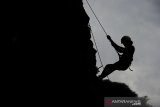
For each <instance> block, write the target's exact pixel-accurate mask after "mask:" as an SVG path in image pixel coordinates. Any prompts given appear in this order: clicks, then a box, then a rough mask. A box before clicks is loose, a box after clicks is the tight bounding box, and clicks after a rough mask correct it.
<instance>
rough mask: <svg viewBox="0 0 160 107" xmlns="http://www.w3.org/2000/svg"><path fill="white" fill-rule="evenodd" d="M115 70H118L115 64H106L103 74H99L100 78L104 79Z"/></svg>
mask: <svg viewBox="0 0 160 107" xmlns="http://www.w3.org/2000/svg"><path fill="white" fill-rule="evenodd" d="M115 70H116V67H115V64H108V65H106V66H105V68H104V70H103V71H102V74H101V75H100V76H99V78H100V79H103V78H105V77H106V76H108V75H109V74H111V73H112V72H113V71H115Z"/></svg>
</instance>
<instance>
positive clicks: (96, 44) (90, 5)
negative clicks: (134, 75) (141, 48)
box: [86, 0, 133, 79]
mask: <svg viewBox="0 0 160 107" xmlns="http://www.w3.org/2000/svg"><path fill="white" fill-rule="evenodd" d="M86 2H87V4H88V6H89V8H90V9H91V11H92V13H93V15H94V16H95V18H96V19H97V21H98V23H99V25H100V26H101V28H102V30H103V31H104V33H105V34H106V36H107V32H106V30H105V29H104V27H103V25H102V24H101V22H100V20H99V19H98V17H97V15H96V14H95V12H94V11H93V9H92V7H91V5H90V3H89V2H88V0H86ZM89 27H90V30H91V26H90V24H89ZM91 35H92V37H93V41H94V44H95V47H96V50H97V53H98V57H99V59H100V63H101V67H103V69H104V66H103V63H102V60H101V56H100V54H99V51H98V47H97V44H96V40H95V38H94V35H93V32H92V30H91ZM116 52H117V54H118V56H119V59H120V57H121V55H120V54H119V52H118V51H117V50H116ZM101 67H99V68H98V69H100V68H101ZM129 70H130V71H133V70H132V69H131V68H130V67H129ZM107 77H108V76H107ZM108 79H109V78H108Z"/></svg>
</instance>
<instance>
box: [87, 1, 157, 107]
mask: <svg viewBox="0 0 160 107" xmlns="http://www.w3.org/2000/svg"><path fill="white" fill-rule="evenodd" d="M88 1H89V2H90V5H91V6H92V8H93V10H94V11H95V13H96V15H97V16H98V18H99V20H100V21H101V23H102V25H103V26H104V28H105V29H106V31H107V33H108V34H109V35H110V36H111V37H112V39H113V40H114V41H115V42H116V43H118V44H119V45H121V44H120V40H121V37H122V36H123V35H129V36H130V37H131V38H132V40H133V42H134V46H135V49H136V50H135V55H134V61H133V64H132V66H131V69H133V70H134V71H133V72H131V71H129V70H127V71H126V72H118V71H115V72H113V73H112V74H111V75H109V78H110V79H111V80H112V81H117V82H124V83H126V84H127V85H129V87H130V88H131V89H132V90H133V91H136V92H137V93H138V95H139V96H145V95H147V96H148V97H149V98H150V99H151V100H150V102H151V103H152V104H153V105H156V107H160V85H159V84H160V83H159V82H160V57H159V55H160V50H159V49H160V48H159V46H160V42H159V41H160V0H88ZM84 7H85V9H86V12H87V14H88V15H89V17H90V23H91V27H92V31H93V33H94V35H95V39H96V42H97V45H98V49H99V52H100V55H101V58H102V62H103V64H104V65H106V64H110V63H114V62H116V61H117V60H118V55H117V53H116V52H115V50H114V49H113V47H112V46H111V45H110V43H109V41H108V40H107V39H106V37H105V33H104V32H103V31H102V29H101V27H100V25H99V24H98V22H97V20H96V18H95V17H94V16H93V14H92V13H91V10H90V9H89V7H88V5H87V3H86V1H85V0H84ZM97 66H100V62H99V59H98V57H97Z"/></svg>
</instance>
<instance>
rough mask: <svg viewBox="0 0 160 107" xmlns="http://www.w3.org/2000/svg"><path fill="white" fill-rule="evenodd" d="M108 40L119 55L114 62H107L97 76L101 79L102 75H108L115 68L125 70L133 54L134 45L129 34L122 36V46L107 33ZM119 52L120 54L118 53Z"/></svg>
mask: <svg viewBox="0 0 160 107" xmlns="http://www.w3.org/2000/svg"><path fill="white" fill-rule="evenodd" d="M107 38H108V40H109V41H110V42H111V45H112V46H113V47H114V48H115V50H116V51H117V53H118V55H119V61H118V62H116V63H114V64H108V65H106V66H105V68H104V70H103V72H102V74H101V75H100V76H99V78H100V79H103V78H104V77H106V76H108V75H109V74H110V73H112V72H113V71H115V70H122V71H124V70H126V69H128V68H129V66H130V65H131V63H132V60H133V54H134V51H135V48H134V46H133V45H132V44H133V42H132V40H131V38H130V37H129V36H123V37H122V38H121V43H122V44H123V45H124V47H121V46H118V45H117V44H116V43H115V42H114V41H113V40H112V39H111V37H110V36H109V35H107ZM119 53H121V54H122V55H120V54H119Z"/></svg>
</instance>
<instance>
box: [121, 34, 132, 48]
mask: <svg viewBox="0 0 160 107" xmlns="http://www.w3.org/2000/svg"><path fill="white" fill-rule="evenodd" d="M121 43H122V44H123V45H124V46H125V47H127V46H131V45H132V44H133V42H132V40H131V38H130V37H129V36H123V37H122V38H121Z"/></svg>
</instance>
